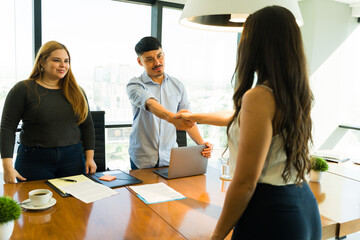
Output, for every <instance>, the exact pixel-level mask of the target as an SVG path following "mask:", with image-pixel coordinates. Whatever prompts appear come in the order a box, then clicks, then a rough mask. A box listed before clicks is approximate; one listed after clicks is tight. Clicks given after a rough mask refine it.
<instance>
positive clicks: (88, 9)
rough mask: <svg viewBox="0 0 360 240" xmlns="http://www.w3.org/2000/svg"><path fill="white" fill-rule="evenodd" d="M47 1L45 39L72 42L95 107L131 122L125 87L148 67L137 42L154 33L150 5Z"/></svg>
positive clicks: (74, 62) (80, 78) (77, 71)
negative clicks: (141, 59) (143, 65)
mask: <svg viewBox="0 0 360 240" xmlns="http://www.w3.org/2000/svg"><path fill="white" fill-rule="evenodd" d="M42 3H43V5H42V7H43V9H42V31H43V35H42V37H43V43H45V42H47V41H50V40H56V41H59V42H61V43H63V44H64V45H65V46H67V48H68V49H69V52H70V55H71V67H72V70H73V72H74V75H75V78H76V79H77V82H78V83H79V85H80V86H81V87H83V88H84V90H85V92H86V94H87V97H88V100H89V104H90V108H91V110H104V111H105V112H106V114H105V118H106V120H107V121H128V122H130V121H131V119H132V112H131V106H130V103H129V101H128V97H127V94H126V89H125V87H126V84H127V82H128V81H129V80H130V79H131V78H132V77H134V76H137V75H140V74H141V72H142V71H143V70H142V68H141V67H139V66H138V63H137V61H136V53H135V51H134V47H135V44H136V43H137V42H138V41H139V40H140V39H141V38H142V37H144V36H147V35H150V27H151V26H150V22H151V21H150V19H151V8H150V6H146V5H139V4H130V3H124V2H118V1H111V0H77V1H73V0H63V1H62V2H61V4H59V3H58V2H56V1H43V2H42Z"/></svg>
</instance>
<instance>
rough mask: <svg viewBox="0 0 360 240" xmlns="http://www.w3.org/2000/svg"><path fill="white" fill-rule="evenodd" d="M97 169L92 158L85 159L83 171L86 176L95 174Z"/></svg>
mask: <svg viewBox="0 0 360 240" xmlns="http://www.w3.org/2000/svg"><path fill="white" fill-rule="evenodd" d="M96 169H97V166H96V163H95V161H94V159H93V158H89V159H86V161H85V170H86V174H88V173H95V172H96Z"/></svg>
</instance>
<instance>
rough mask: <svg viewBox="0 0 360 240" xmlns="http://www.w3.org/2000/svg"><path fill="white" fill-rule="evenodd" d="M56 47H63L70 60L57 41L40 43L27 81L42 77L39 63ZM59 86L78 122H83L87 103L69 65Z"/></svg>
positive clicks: (86, 112) (56, 48)
mask: <svg viewBox="0 0 360 240" xmlns="http://www.w3.org/2000/svg"><path fill="white" fill-rule="evenodd" d="M58 49H64V50H65V51H66V52H67V55H68V56H69V62H70V54H69V51H68V49H67V48H66V47H65V46H64V45H63V44H61V43H59V42H56V41H49V42H47V43H45V44H44V45H42V46H41V48H40V49H39V51H38V53H37V55H36V58H35V64H34V68H33V70H32V72H31V74H30V77H29V81H36V80H37V79H41V78H42V77H43V76H42V74H43V72H42V71H41V64H42V63H44V62H45V61H46V59H47V58H48V57H49V56H50V54H51V53H52V52H53V51H55V50H58ZM60 86H61V89H62V92H63V94H64V96H65V97H66V99H67V100H68V101H69V102H70V104H71V106H72V109H73V111H74V113H75V115H76V116H77V117H78V124H80V123H82V122H84V121H85V119H86V118H87V115H88V104H87V101H86V99H85V95H84V93H83V91H82V90H81V88H80V87H79V85H78V84H77V83H76V80H75V77H74V75H73V73H72V71H71V66H70V65H69V70H68V72H67V74H66V75H65V77H64V78H62V79H60ZM39 100H40V99H39Z"/></svg>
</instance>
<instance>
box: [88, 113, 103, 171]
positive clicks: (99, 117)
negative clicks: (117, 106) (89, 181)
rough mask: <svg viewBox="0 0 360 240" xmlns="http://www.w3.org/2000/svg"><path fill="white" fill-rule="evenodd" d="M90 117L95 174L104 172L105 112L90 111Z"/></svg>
mask: <svg viewBox="0 0 360 240" xmlns="http://www.w3.org/2000/svg"><path fill="white" fill-rule="evenodd" d="M90 113H91V117H92V119H93V122H94V128H95V151H94V152H95V153H94V161H95V163H96V165H97V170H96V171H97V172H103V171H105V170H106V161H105V111H91V112H90Z"/></svg>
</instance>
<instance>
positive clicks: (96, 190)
mask: <svg viewBox="0 0 360 240" xmlns="http://www.w3.org/2000/svg"><path fill="white" fill-rule="evenodd" d="M60 189H61V190H62V191H64V192H66V193H70V194H71V195H72V196H73V197H75V198H77V199H79V200H81V201H83V202H85V203H91V202H94V201H96V200H100V199H103V198H106V197H110V196H112V195H115V194H118V192H116V191H114V190H112V189H111V188H109V187H106V186H104V185H102V184H100V183H96V182H94V181H92V180H90V179H89V181H82V182H77V183H73V184H70V185H67V186H63V187H60Z"/></svg>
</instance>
